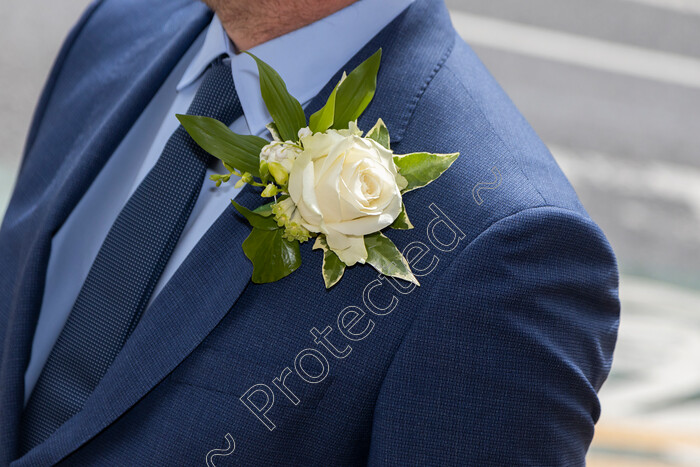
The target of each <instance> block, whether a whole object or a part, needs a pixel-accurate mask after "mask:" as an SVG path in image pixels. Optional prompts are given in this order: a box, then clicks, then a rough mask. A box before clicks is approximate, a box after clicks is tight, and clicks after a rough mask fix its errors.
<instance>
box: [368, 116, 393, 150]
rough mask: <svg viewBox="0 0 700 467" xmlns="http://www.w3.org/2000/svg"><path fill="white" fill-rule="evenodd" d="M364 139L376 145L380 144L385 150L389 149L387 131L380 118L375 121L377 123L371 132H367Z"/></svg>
mask: <svg viewBox="0 0 700 467" xmlns="http://www.w3.org/2000/svg"><path fill="white" fill-rule="evenodd" d="M365 137H366V138H371V139H373V140H375V141H376V142H377V143H379V144H381V145H382V146H384V147H385V148H387V149H390V147H389V130H388V129H387V127H386V125H385V124H384V121H383V120H382V119H381V118H380V119H379V120H377V123H376V124H375V125H374V126H373V127H372V129H371V130H369V131H368V132H367V134H366V135H365Z"/></svg>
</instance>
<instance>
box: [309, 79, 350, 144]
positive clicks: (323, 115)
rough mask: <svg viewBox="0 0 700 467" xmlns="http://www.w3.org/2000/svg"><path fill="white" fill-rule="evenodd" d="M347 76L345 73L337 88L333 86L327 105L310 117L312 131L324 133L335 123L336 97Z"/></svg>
mask: <svg viewBox="0 0 700 467" xmlns="http://www.w3.org/2000/svg"><path fill="white" fill-rule="evenodd" d="M345 78H346V76H345V75H344V74H343V78H342V79H341V80H340V82H338V84H336V85H335V88H333V92H331V95H330V96H328V100H326V103H325V105H324V106H323V107H322V108H320V109H319V110H317V111H316V112H314V113H313V114H312V115H311V117H309V129H310V130H311V131H312V132H314V133H317V132H320V133H323V132H324V131H326V130H327V129H329V128H330V127H331V126H332V125H333V119H334V116H335V99H336V95H337V93H338V86H340V83H342V82H343V80H344V79H345Z"/></svg>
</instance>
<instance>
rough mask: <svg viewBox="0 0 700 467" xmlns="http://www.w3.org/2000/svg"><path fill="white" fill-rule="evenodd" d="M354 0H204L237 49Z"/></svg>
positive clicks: (314, 19) (272, 36)
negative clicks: (217, 17)
mask: <svg viewBox="0 0 700 467" xmlns="http://www.w3.org/2000/svg"><path fill="white" fill-rule="evenodd" d="M355 1H356V0H204V2H205V3H206V4H207V5H208V6H209V7H210V8H211V9H212V10H214V12H215V13H216V14H217V15H218V16H219V19H220V20H221V24H222V25H223V26H224V29H225V30H226V33H227V34H228V36H229V37H230V38H231V41H233V43H234V45H235V46H236V50H237V51H243V50H248V49H251V48H253V47H255V46H256V45H259V44H262V43H264V42H267V41H269V40H271V39H274V38H275V37H279V36H282V35H284V34H287V33H288V32H292V31H294V30H297V29H300V28H303V27H304V26H306V25H309V24H311V23H313V22H315V21H318V20H320V19H322V18H325V17H326V16H329V15H331V14H333V13H335V12H336V11H338V10H341V9H343V8H345V7H346V6H348V5H350V4H352V3H354V2H355Z"/></svg>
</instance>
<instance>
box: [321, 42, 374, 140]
mask: <svg viewBox="0 0 700 467" xmlns="http://www.w3.org/2000/svg"><path fill="white" fill-rule="evenodd" d="M381 59H382V49H379V50H377V51H376V52H375V53H374V54H373V55H372V56H371V57H369V58H368V59H367V60H365V61H364V62H362V63H361V64H360V65H359V66H358V67H357V68H355V69H354V70H352V72H351V73H350V74H349V75H348V77H347V78H345V79H344V80H343V82H342V83H340V86H338V94H337V95H336V98H335V114H334V117H333V127H332V128H335V129H336V130H341V129H343V128H347V127H348V123H350V122H352V121H355V120H357V119H358V118H359V117H360V115H362V112H364V111H365V109H366V108H367V106H368V105H369V103H370V102H371V101H372V97H374V91H375V90H376V88H377V72H378V71H379V62H380V61H381Z"/></svg>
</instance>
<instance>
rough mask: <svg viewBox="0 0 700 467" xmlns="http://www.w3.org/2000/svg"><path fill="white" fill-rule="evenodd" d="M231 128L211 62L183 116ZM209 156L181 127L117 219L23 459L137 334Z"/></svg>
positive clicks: (60, 348) (45, 388)
mask: <svg viewBox="0 0 700 467" xmlns="http://www.w3.org/2000/svg"><path fill="white" fill-rule="evenodd" d="M187 113H188V114H190V115H203V116H207V117H212V118H215V119H217V120H220V121H222V122H224V123H226V124H227V125H230V124H231V123H232V122H233V121H234V120H235V119H236V118H238V117H240V116H241V115H243V111H242V109H241V105H240V102H239V100H238V96H237V94H236V90H235V87H234V84H233V78H232V76H231V67H230V66H229V65H228V64H226V63H224V62H223V60H221V59H217V61H215V62H214V64H213V65H212V66H211V67H210V68H209V69H208V70H207V71H206V74H205V76H204V78H203V79H202V83H201V84H200V87H199V89H198V91H197V94H196V95H195V97H194V100H193V101H192V104H191V105H190V108H189V109H188V111H187ZM209 158H210V156H209V155H208V154H207V153H206V152H205V151H203V150H202V149H200V148H199V146H197V145H196V144H195V143H194V141H193V140H192V139H191V138H190V136H189V135H188V134H187V132H186V131H185V130H184V128H183V127H182V126H179V127H178V129H177V130H176V131H175V132H174V133H173V134H172V136H171V137H170V139H169V140H168V142H167V143H166V145H165V148H164V149H163V152H162V153H161V156H160V158H159V159H158V162H157V163H156V164H155V166H154V167H153V169H151V171H150V172H149V173H148V175H146V177H145V178H144V180H143V181H142V182H141V184H140V185H139V186H138V188H137V189H136V191H135V192H134V194H133V195H132V196H131V197H130V198H129V200H128V202H127V203H126V205H125V206H124V208H123V209H122V211H121V212H120V213H119V216H118V217H117V220H116V221H115V222H114V224H113V225H112V228H111V229H110V231H109V233H108V234H107V237H106V239H105V241H104V243H103V244H102V246H101V247H100V251H99V252H98V254H97V257H96V259H95V262H94V263H93V264H92V267H91V268H90V272H89V273H88V276H87V279H86V280H85V283H84V284H83V287H82V288H81V290H80V293H79V294H78V298H77V299H76V301H75V304H74V305H73V309H72V310H71V313H70V315H69V317H68V320H67V321H66V324H65V326H64V328H63V330H62V331H61V334H60V335H59V337H58V340H57V341H56V344H55V346H54V347H53V349H52V350H51V353H50V354H49V358H48V360H47V362H46V365H45V366H44V368H43V370H42V373H41V375H40V376H39V380H38V381H37V384H36V386H35V388H34V391H33V392H32V395H31V397H30V399H29V401H28V403H27V406H26V408H25V410H24V413H23V415H22V427H21V446H20V448H21V451H22V454H24V453H26V452H27V451H29V450H30V449H32V448H33V447H34V446H36V445H37V444H39V443H41V442H42V441H44V440H45V439H46V438H48V437H49V436H50V435H51V434H52V433H53V432H54V431H56V429H57V428H58V427H60V426H61V425H62V424H63V423H64V422H66V421H67V420H68V419H69V418H71V417H72V416H73V415H75V414H76V413H78V412H79V411H80V410H81V409H82V407H83V405H84V403H85V401H86V400H87V398H88V397H89V396H90V394H92V392H93V390H94V389H95V387H96V386H97V384H98V383H99V382H100V380H101V379H102V377H103V376H104V374H105V373H106V372H107V369H108V368H109V366H110V365H111V364H112V362H113V361H114V359H115V357H116V356H117V354H118V353H119V351H120V350H121V348H122V347H123V346H124V343H125V342H126V340H127V338H128V337H129V335H130V334H131V332H132V331H133V330H134V328H135V327H136V324H137V323H138V321H139V318H140V317H141V314H142V313H143V311H144V309H145V308H146V304H147V303H148V301H149V299H150V296H151V294H152V293H153V289H154V288H155V286H156V283H157V281H158V278H159V277H160V275H161V274H162V272H163V269H164V268H165V265H166V263H167V261H168V259H169V258H170V255H171V253H172V251H173V249H174V248H175V244H176V243H177V241H178V239H179V238H180V234H181V233H182V230H183V228H184V226H185V224H186V223H187V219H188V217H189V216H190V213H191V211H192V208H193V207H194V204H195V202H196V201H197V197H198V196H199V192H200V190H201V187H202V183H203V181H204V176H205V173H206V169H207V165H208V162H209Z"/></svg>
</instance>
